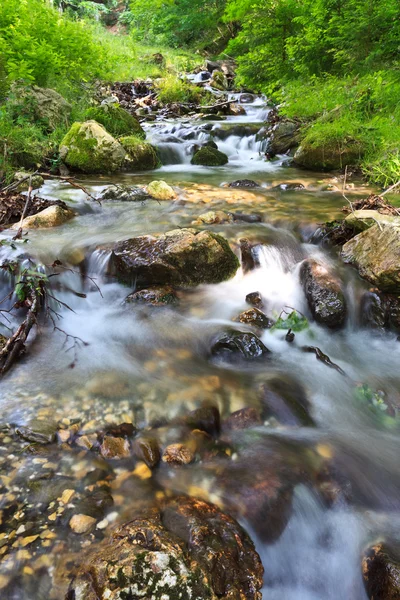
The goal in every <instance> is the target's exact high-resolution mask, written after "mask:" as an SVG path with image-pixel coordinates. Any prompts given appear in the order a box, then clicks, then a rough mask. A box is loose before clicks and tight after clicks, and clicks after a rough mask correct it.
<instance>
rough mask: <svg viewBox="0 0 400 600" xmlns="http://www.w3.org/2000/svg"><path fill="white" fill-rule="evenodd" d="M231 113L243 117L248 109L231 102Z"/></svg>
mask: <svg viewBox="0 0 400 600" xmlns="http://www.w3.org/2000/svg"><path fill="white" fill-rule="evenodd" d="M229 114H230V115H233V116H234V117H241V116H243V115H245V114H246V110H245V109H244V108H243V106H240V104H234V103H231V104H229Z"/></svg>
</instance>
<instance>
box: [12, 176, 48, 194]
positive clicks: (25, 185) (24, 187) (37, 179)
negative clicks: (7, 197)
mask: <svg viewBox="0 0 400 600" xmlns="http://www.w3.org/2000/svg"><path fill="white" fill-rule="evenodd" d="M26 177H28V179H25V178H26ZM21 179H24V181H22V182H21V183H20V184H19V186H18V187H17V188H16V190H17V192H19V193H20V192H26V191H28V189H29V173H27V172H26V171H17V172H16V173H15V174H14V181H21ZM30 183H31V185H32V189H33V190H37V189H38V188H40V187H41V186H42V185H43V184H44V179H43V177H42V176H41V175H33V174H32V177H31V180H30Z"/></svg>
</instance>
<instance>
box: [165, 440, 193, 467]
mask: <svg viewBox="0 0 400 600" xmlns="http://www.w3.org/2000/svg"><path fill="white" fill-rule="evenodd" d="M162 461H163V462H165V463H172V464H176V465H188V464H189V463H191V462H193V461H194V454H193V452H192V451H191V450H190V449H189V448H187V447H186V446H184V445H183V444H170V445H169V446H167V447H166V448H165V450H164V452H163V455H162Z"/></svg>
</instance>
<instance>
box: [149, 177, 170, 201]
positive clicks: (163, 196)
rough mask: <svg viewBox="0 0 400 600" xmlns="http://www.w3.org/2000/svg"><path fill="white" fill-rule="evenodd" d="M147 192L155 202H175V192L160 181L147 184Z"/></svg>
mask: <svg viewBox="0 0 400 600" xmlns="http://www.w3.org/2000/svg"><path fill="white" fill-rule="evenodd" d="M147 192H148V194H150V196H151V197H152V198H155V199H156V200H175V198H176V197H177V195H176V192H175V190H174V189H173V188H172V187H171V186H170V185H168V183H166V182H165V181H162V180H159V181H152V182H151V183H149V185H148V186H147Z"/></svg>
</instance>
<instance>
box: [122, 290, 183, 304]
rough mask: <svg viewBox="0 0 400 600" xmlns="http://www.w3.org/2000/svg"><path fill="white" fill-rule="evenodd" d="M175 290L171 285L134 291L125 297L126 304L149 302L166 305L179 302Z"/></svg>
mask: <svg viewBox="0 0 400 600" xmlns="http://www.w3.org/2000/svg"><path fill="white" fill-rule="evenodd" d="M178 302H179V299H178V296H177V295H176V292H175V290H174V289H173V288H172V287H169V286H159V287H153V288H146V289H143V290H139V291H137V292H132V294H129V296H127V297H126V298H125V304H136V303H137V304H147V305H150V306H166V305H171V304H172V305H173V304H178Z"/></svg>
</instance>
